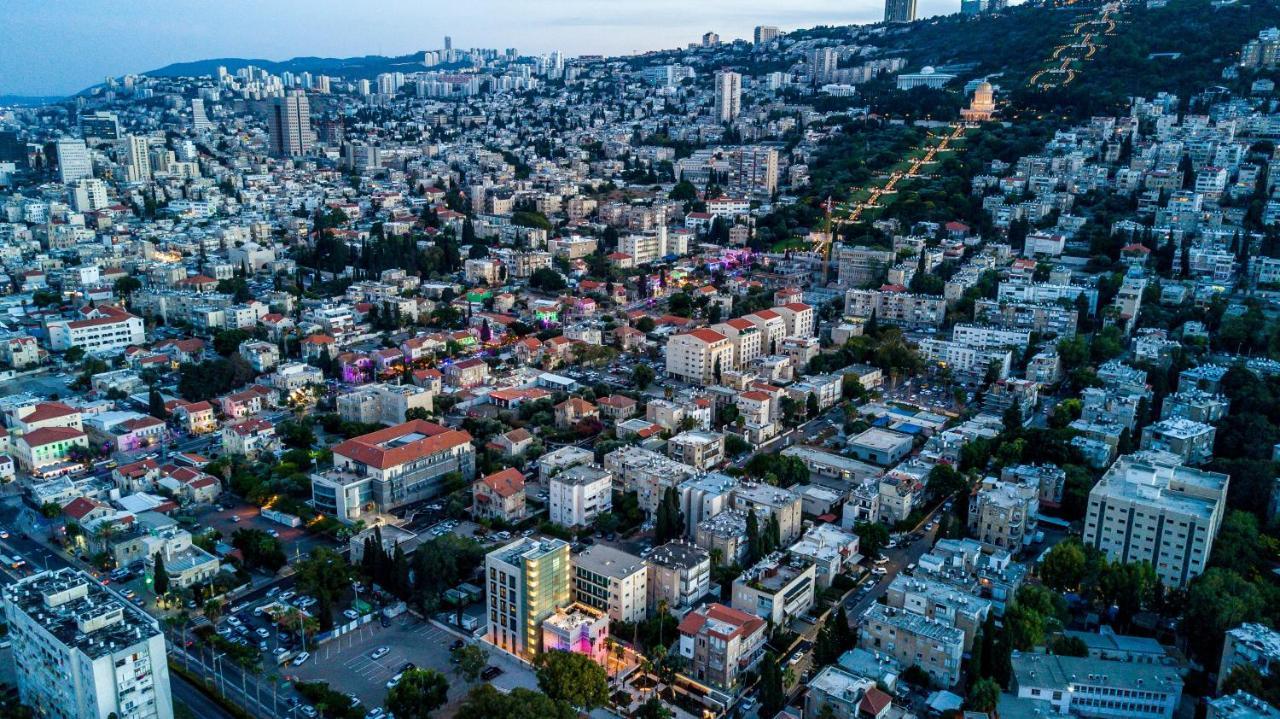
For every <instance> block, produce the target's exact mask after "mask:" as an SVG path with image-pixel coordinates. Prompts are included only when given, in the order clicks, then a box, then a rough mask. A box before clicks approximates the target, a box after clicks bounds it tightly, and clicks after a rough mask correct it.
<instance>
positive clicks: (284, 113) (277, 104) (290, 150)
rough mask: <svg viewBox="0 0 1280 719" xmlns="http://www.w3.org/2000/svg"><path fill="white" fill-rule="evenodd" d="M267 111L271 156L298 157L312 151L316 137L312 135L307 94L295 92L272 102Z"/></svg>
mask: <svg viewBox="0 0 1280 719" xmlns="http://www.w3.org/2000/svg"><path fill="white" fill-rule="evenodd" d="M267 112H268V116H267V127H268V128H269V130H270V131H271V146H270V149H271V154H273V155H275V156H277V157H296V156H298V155H305V154H307V153H308V152H309V151H310V150H311V146H312V144H314V142H315V135H314V134H312V132H311V103H310V102H308V101H307V94H306V93H305V92H302V91H301V90H295V91H292V92H290V93H289V94H287V95H285V96H284V97H277V98H274V99H272V100H271V104H270V105H269V106H268V108H267Z"/></svg>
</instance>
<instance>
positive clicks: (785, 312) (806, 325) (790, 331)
mask: <svg viewBox="0 0 1280 719" xmlns="http://www.w3.org/2000/svg"><path fill="white" fill-rule="evenodd" d="M773 311H774V312H775V313H777V314H778V315H779V316H780V317H782V323H783V326H784V327H785V328H786V330H785V333H784V336H786V337H812V336H813V329H814V326H815V325H814V323H815V321H816V320H817V315H816V314H815V313H814V310H813V307H811V306H809V305H806V304H805V303H803V302H790V303H787V304H785V305H781V306H779V307H774V308H773Z"/></svg>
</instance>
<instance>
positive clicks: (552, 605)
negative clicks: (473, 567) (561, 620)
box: [484, 537, 573, 660]
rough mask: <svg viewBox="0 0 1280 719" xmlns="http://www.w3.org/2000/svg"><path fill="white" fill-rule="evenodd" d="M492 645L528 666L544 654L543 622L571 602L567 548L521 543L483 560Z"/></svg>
mask: <svg viewBox="0 0 1280 719" xmlns="http://www.w3.org/2000/svg"><path fill="white" fill-rule="evenodd" d="M484 573H485V583H486V584H485V587H486V592H485V597H486V599H485V601H486V603H487V604H488V609H489V618H488V619H489V621H488V634H487V636H486V638H487V640H488V642H489V643H490V644H492V645H493V646H495V647H497V648H499V649H501V650H502V651H505V652H507V653H509V654H514V655H515V656H517V657H520V658H522V659H526V660H532V659H534V658H535V657H537V656H538V655H539V654H541V653H542V640H543V634H542V622H543V621H544V620H545V619H546V618H547V617H550V616H552V615H554V614H555V613H556V610H557V609H560V608H562V607H566V606H568V605H569V603H570V602H571V601H572V586H573V585H572V574H573V566H572V561H571V560H570V558H569V544H568V543H567V542H565V541H564V540H560V539H553V538H546V537H542V538H530V537H526V538H523V539H517V540H516V541H514V542H512V543H510V544H508V545H506V546H504V547H501V548H499V549H495V550H493V551H492V552H489V553H488V554H487V555H485V558H484Z"/></svg>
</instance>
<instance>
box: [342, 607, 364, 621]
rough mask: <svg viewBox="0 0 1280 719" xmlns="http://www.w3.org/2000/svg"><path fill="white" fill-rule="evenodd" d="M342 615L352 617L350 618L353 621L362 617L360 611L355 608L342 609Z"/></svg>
mask: <svg viewBox="0 0 1280 719" xmlns="http://www.w3.org/2000/svg"><path fill="white" fill-rule="evenodd" d="M342 616H344V617H346V618H347V619H350V620H352V621H355V620H357V619H359V618H360V612H357V611H356V610H354V609H344V610H343V611H342Z"/></svg>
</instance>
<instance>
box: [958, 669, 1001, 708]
mask: <svg viewBox="0 0 1280 719" xmlns="http://www.w3.org/2000/svg"><path fill="white" fill-rule="evenodd" d="M999 701H1000V685H999V684H997V683H996V680H994V679H991V678H983V679H979V680H977V681H976V682H974V683H973V684H972V685H971V686H970V687H969V698H968V699H967V700H966V701H965V709H968V710H969V711H975V712H986V713H988V714H990V713H991V712H993V711H995V708H996V704H997V703H998V702H999Z"/></svg>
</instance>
